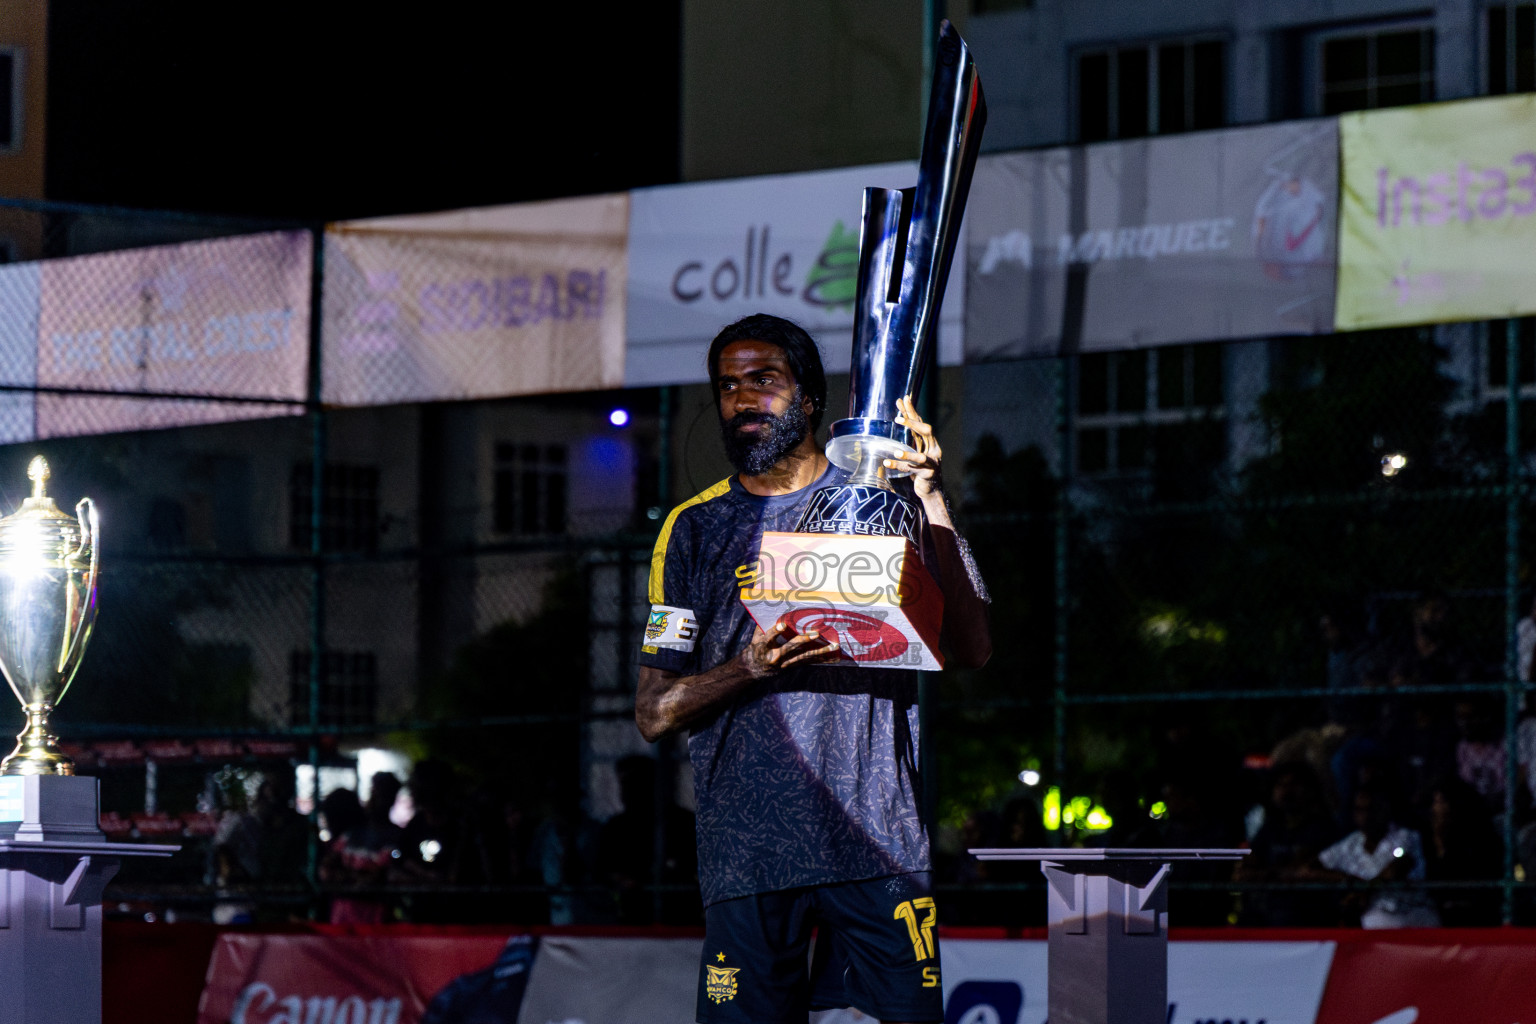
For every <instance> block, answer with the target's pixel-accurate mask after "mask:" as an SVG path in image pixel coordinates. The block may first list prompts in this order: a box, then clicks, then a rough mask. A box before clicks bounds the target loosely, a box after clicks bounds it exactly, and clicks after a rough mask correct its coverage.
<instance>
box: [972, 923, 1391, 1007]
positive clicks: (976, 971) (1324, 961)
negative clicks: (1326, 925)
mask: <svg viewBox="0 0 1536 1024" xmlns="http://www.w3.org/2000/svg"><path fill="white" fill-rule="evenodd" d="M943 955H944V1020H945V1021H946V1024H982V1022H983V1021H985V1022H993V1021H995V1022H998V1024H1045V1021H1046V1016H1047V1012H1048V999H1047V993H1046V979H1047V969H1046V943H1045V942H1044V941H1043V940H1035V941H1017V940H1014V941H1009V940H993V939H945V940H944V953H943ZM1333 955H1334V944H1333V943H1332V942H1178V941H1174V942H1170V943H1169V944H1168V1017H1167V1020H1168V1024H1224V1022H1233V1024H1236V1022H1238V1021H1249V1022H1254V1024H1256V1022H1258V1021H1267V1022H1268V1024H1314V1021H1316V1020H1317V1010H1318V1003H1319V1002H1320V1001H1321V999H1322V997H1323V989H1324V987H1325V986H1326V985H1327V984H1328V972H1329V965H1330V963H1331V962H1332V960H1333ZM1362 1024H1372V1022H1371V1021H1364V1022H1362Z"/></svg>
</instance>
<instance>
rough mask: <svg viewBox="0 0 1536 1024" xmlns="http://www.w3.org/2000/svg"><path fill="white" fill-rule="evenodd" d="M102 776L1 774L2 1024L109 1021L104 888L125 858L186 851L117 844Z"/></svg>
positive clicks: (0, 993) (0, 961) (59, 1023)
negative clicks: (102, 800)
mask: <svg viewBox="0 0 1536 1024" xmlns="http://www.w3.org/2000/svg"><path fill="white" fill-rule="evenodd" d="M99 817H100V810H99V803H98V784H97V780H95V779H93V778H89V777H84V776H74V775H8V776H4V777H0V1024H12V1022H15V1024H99V1022H100V1021H101V900H102V891H103V890H104V889H105V888H106V885H107V883H108V882H109V881H111V880H112V876H113V875H114V874H116V873H117V869H118V867H119V866H120V864H121V862H122V859H123V858H124V857H169V856H170V855H171V854H173V853H175V852H176V851H177V850H179V849H181V847H179V846H150V845H147V844H140V843H109V842H107V841H106V838H107V837H106V836H105V835H103V834H102V832H101V829H100V827H99V825H98V823H97V822H98V819H99Z"/></svg>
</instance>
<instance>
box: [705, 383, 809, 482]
mask: <svg viewBox="0 0 1536 1024" xmlns="http://www.w3.org/2000/svg"><path fill="white" fill-rule="evenodd" d="M746 423H761V424H762V426H761V427H759V428H758V429H757V431H756V432H755V433H751V434H743V433H741V432H740V431H738V430H737V428H738V427H740V426H742V425H743V424H746ZM810 429H811V423H810V419H809V418H808V417H807V416H806V415H805V407H804V405H802V404H801V401H800V392H799V391H798V389H797V390H796V392H795V395H794V397H793V399H791V401H790V403H789V408H788V409H786V410H784V412H783V414H782V415H779V416H775V415H773V414H772V413H766V412H739V413H737V414H736V415H735V416H732V417H731V418H730V419H728V420H721V421H720V432H721V434H722V435H723V437H724V439H725V457H726V458H728V459H730V460H731V465H733V466H735V467H736V472H738V473H740V474H741V475H743V476H761V475H762V474H764V473H766V472H768V471H769V470H770V469H772V468H773V467H774V466H776V465H778V464H779V461H780V460H782V459H783V458H784V456H786V455H788V454H789V453H790V452H792V451H794V450H795V449H796V448H797V447H799V445H800V442H801V441H803V440H805V435H806V434H807V433H808V432H809V431H810Z"/></svg>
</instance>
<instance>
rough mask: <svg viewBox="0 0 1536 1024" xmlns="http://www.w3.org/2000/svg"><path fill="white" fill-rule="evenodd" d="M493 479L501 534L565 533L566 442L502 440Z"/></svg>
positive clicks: (495, 516) (496, 526) (494, 515)
mask: <svg viewBox="0 0 1536 1024" xmlns="http://www.w3.org/2000/svg"><path fill="white" fill-rule="evenodd" d="M493 480H494V485H493V486H494V488H495V494H494V498H493V502H492V504H493V509H492V518H493V527H494V529H495V531H496V532H497V533H507V534H520V535H524V536H537V535H540V534H552V533H564V532H565V499H566V451H565V446H564V445H559V444H516V443H513V442H509V441H502V442H498V443H497V445H496V468H495V474H494V477H493Z"/></svg>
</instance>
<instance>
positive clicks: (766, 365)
mask: <svg viewBox="0 0 1536 1024" xmlns="http://www.w3.org/2000/svg"><path fill="white" fill-rule="evenodd" d="M715 389H716V395H717V397H718V399H719V402H720V430H721V432H722V434H723V436H724V440H725V453H726V456H727V457H728V458H729V459H730V460H731V464H732V465H734V466H735V467H736V469H737V471H738V472H741V473H744V474H746V475H747V476H757V475H759V474H761V473H765V472H767V471H768V470H769V469H771V468H772V467H773V466H774V465H776V464H777V463H778V462H779V461H780V460H781V459H783V458H784V456H786V455H788V454H789V453H790V452H792V451H794V449H795V448H796V447H797V446H798V445H799V444H800V442H801V441H803V440H804V439H805V435H806V433H807V432H808V431H809V430H810V419H809V417H810V412H811V402H810V400H809V399H807V398H805V397H804V396H803V395H801V393H800V388H799V385H798V383H797V382H796V380H795V375H794V372H793V371H792V370H790V368H789V360H788V359H786V358H785V356H784V350H783V349H781V348H779V346H777V345H773V344H770V343H768V342H765V341H753V340H750V339H748V340H743V341H733V342H731V343H730V344H729V345H727V346H725V348H723V349H721V350H720V368H719V376H718V377H717V378H716V379H715Z"/></svg>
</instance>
